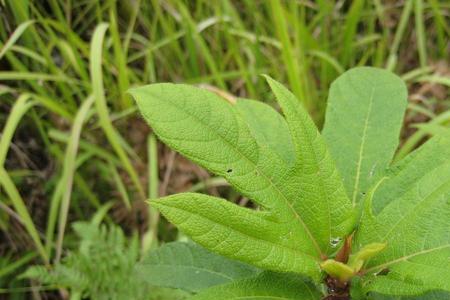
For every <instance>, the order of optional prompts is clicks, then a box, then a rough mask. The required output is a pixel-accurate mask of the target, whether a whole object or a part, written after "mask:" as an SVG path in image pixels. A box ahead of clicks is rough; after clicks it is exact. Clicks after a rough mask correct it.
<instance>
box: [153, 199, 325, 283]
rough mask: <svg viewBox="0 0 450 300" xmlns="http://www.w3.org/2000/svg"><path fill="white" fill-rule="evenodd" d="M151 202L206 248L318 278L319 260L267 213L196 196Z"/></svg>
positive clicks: (279, 269)
mask: <svg viewBox="0 0 450 300" xmlns="http://www.w3.org/2000/svg"><path fill="white" fill-rule="evenodd" d="M151 203H152V205H153V206H155V207H157V208H158V209H159V210H160V211H161V213H162V214H163V215H164V216H166V217H167V219H168V220H169V221H171V222H172V223H174V224H176V225H177V226H178V228H179V229H180V230H181V231H183V232H184V233H186V234H187V235H189V236H190V237H191V238H192V239H193V240H194V241H196V242H197V243H199V244H200V245H202V246H204V247H205V248H208V249H210V250H212V251H214V252H217V253H219V254H221V255H224V256H227V257H230V258H234V259H239V260H242V261H244V262H247V263H250V264H252V265H255V266H258V267H261V268H266V269H271V270H276V271H290V272H297V273H304V274H308V275H309V276H311V277H313V278H314V279H318V274H319V272H320V270H319V266H318V263H317V261H316V258H315V257H311V256H308V255H305V254H304V253H302V252H301V250H299V249H298V247H297V245H296V244H295V241H294V240H292V239H291V238H290V236H289V235H290V229H289V228H288V227H287V226H286V224H279V223H276V222H273V221H272V220H271V218H270V217H269V215H268V214H267V213H266V212H258V211H255V210H251V209H248V208H244V207H240V206H237V205H235V204H233V203H230V202H228V201H225V200H223V199H220V198H217V197H212V196H207V195H203V194H195V193H181V194H176V195H172V196H168V197H164V198H161V199H158V200H154V201H152V202H151Z"/></svg>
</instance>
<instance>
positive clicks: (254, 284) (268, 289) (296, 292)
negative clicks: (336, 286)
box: [192, 272, 323, 300]
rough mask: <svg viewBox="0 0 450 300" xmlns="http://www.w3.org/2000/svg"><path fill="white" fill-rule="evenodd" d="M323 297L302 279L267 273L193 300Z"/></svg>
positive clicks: (209, 290) (197, 296)
mask: <svg viewBox="0 0 450 300" xmlns="http://www.w3.org/2000/svg"><path fill="white" fill-rule="evenodd" d="M322 297H323V296H321V294H320V293H319V292H318V291H317V289H315V288H314V286H313V285H312V284H310V283H307V282H305V281H304V279H302V278H301V277H298V276H295V275H289V274H277V273H272V272H265V273H263V274H261V275H259V276H258V277H255V278H249V279H243V280H238V281H235V282H232V283H230V284H226V285H221V286H215V287H212V288H209V289H207V290H205V291H203V292H202V293H200V294H198V295H196V296H194V297H193V298H192V300H211V299H214V300H233V299H236V300H237V299H247V300H273V299H279V300H282V299H283V300H319V299H322Z"/></svg>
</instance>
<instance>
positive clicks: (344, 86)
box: [323, 67, 407, 204]
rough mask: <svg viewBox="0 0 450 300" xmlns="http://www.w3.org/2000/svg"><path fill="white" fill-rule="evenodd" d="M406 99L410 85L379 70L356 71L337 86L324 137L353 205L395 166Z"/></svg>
mask: <svg viewBox="0 0 450 300" xmlns="http://www.w3.org/2000/svg"><path fill="white" fill-rule="evenodd" d="M406 98H407V90H406V86H405V84H404V82H403V81H402V80H401V79H400V78H399V77H397V76H396V75H394V74H393V73H390V72H388V71H385V70H381V69H376V68H369V67H359V68H354V69H351V70H350V71H348V72H345V73H344V74H343V75H341V76H340V77H339V78H338V79H336V80H335V81H334V82H333V84H332V85H331V88H330V94H329V97H328V104H327V105H328V107H327V112H326V120H325V125H324V128H323V135H324V137H325V140H326V141H327V143H328V146H329V148H330V152H331V154H332V156H333V158H334V159H335V161H336V165H337V167H338V170H339V171H340V173H341V175H342V177H343V180H344V184H345V188H346V190H347V193H348V195H349V196H350V198H351V200H352V203H353V204H356V203H358V202H359V200H360V198H361V197H362V196H363V195H364V194H365V193H366V192H367V190H368V189H369V188H370V186H371V185H372V184H373V183H374V182H375V181H376V180H378V179H379V178H380V177H381V176H382V175H383V173H384V171H385V169H386V168H387V167H388V166H389V164H390V162H391V160H392V158H393V155H394V153H395V151H396V149H397V146H398V143H399V134H400V129H401V126H402V120H403V115H404V113H405V109H406V104H407V101H406Z"/></svg>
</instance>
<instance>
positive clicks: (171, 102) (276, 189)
mask: <svg viewBox="0 0 450 300" xmlns="http://www.w3.org/2000/svg"><path fill="white" fill-rule="evenodd" d="M152 96H153V97H154V98H157V97H155V95H152ZM166 104H171V105H172V106H174V107H176V108H177V109H178V110H180V111H182V112H183V113H186V114H187V115H189V116H191V117H192V118H193V119H195V120H197V121H198V122H199V123H200V124H201V125H202V126H204V127H206V128H207V129H209V131H210V132H213V134H214V135H217V136H219V137H220V138H221V139H222V140H223V141H224V142H225V143H226V144H228V145H229V146H230V147H231V148H232V149H235V151H236V152H237V153H238V154H239V155H240V156H241V157H243V158H245V160H246V161H248V162H249V163H250V164H251V165H253V166H254V168H255V170H258V172H259V174H261V175H262V176H261V177H263V178H264V179H265V180H266V181H267V182H269V185H270V186H272V187H273V188H274V190H275V191H276V192H277V193H278V194H279V195H280V196H281V198H282V199H283V201H284V202H285V204H286V205H287V206H288V208H289V209H290V210H291V211H292V213H293V215H294V217H295V219H297V220H298V222H299V223H300V225H301V226H302V227H303V228H304V230H305V231H306V233H307V235H308V236H309V237H310V239H311V241H312V243H313V245H316V247H315V251H317V252H318V255H319V256H320V255H321V249H320V247H318V243H317V241H316V240H315V239H314V237H313V235H312V233H311V231H310V230H309V228H308V226H307V225H306V223H304V221H303V220H302V218H301V217H300V215H299V214H298V213H297V211H296V210H295V209H294V207H293V206H292V205H291V204H290V203H289V201H288V199H287V198H286V195H284V193H282V192H281V190H280V189H279V188H278V186H277V185H275V184H274V183H273V181H272V180H271V179H270V178H269V177H267V176H266V174H265V172H263V171H262V170H261V169H260V168H258V167H257V165H256V164H255V163H254V162H253V161H252V160H251V159H250V158H248V157H247V156H246V155H245V154H244V153H242V152H241V151H240V149H238V148H237V147H234V146H233V144H231V143H230V142H229V141H228V140H227V139H226V138H224V137H223V136H222V135H221V134H219V133H217V132H216V131H214V130H212V129H211V127H209V126H208V124H205V123H204V122H203V121H202V120H201V119H199V118H197V116H195V115H194V114H191V113H190V112H189V111H186V110H183V109H181V108H180V106H178V105H176V104H175V103H174V102H173V101H167V102H166ZM231 109H233V108H231ZM209 111H210V112H211V110H209ZM235 117H236V116H235ZM237 128H239V126H238V127H237ZM248 130H249V134H250V135H251V136H252V137H253V135H252V134H251V132H250V129H248ZM238 135H239V133H238ZM253 138H254V137H253ZM255 144H256V145H258V144H257V143H256V141H255ZM258 159H259V158H258ZM227 181H228V180H227ZM317 247H318V248H317ZM305 254H306V253H305ZM307 255H308V256H311V257H313V256H312V255H310V254H307ZM315 260H317V258H315Z"/></svg>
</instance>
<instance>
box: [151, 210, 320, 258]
mask: <svg viewBox="0 0 450 300" xmlns="http://www.w3.org/2000/svg"><path fill="white" fill-rule="evenodd" d="M153 203H156V201H154V202H153ZM157 205H160V206H166V207H169V208H171V209H175V210H180V211H182V212H188V213H189V214H190V215H191V216H196V217H199V218H203V219H205V220H207V221H209V222H211V223H213V224H218V225H220V226H222V227H226V228H227V229H229V230H231V231H234V232H236V233H238V234H241V235H243V236H246V237H248V238H251V239H253V240H255V241H263V242H267V243H269V244H271V245H274V246H275V247H279V248H284V249H287V250H289V251H292V252H294V253H298V254H301V255H305V256H308V257H309V258H310V259H312V260H314V261H319V258H317V257H315V256H312V255H311V254H308V253H305V252H302V251H299V249H296V248H291V247H287V246H286V245H281V244H277V243H275V242H273V241H271V240H267V239H262V238H260V237H256V236H253V235H249V234H248V233H247V232H244V231H241V230H239V229H237V228H232V227H230V226H228V225H227V224H224V223H221V222H218V221H216V220H213V219H211V218H208V217H207V216H205V215H200V214H198V213H195V212H192V211H189V210H186V209H182V208H178V207H175V206H171V205H167V203H164V202H163V201H161V202H158V204H157ZM179 226H180V225H179Z"/></svg>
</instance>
